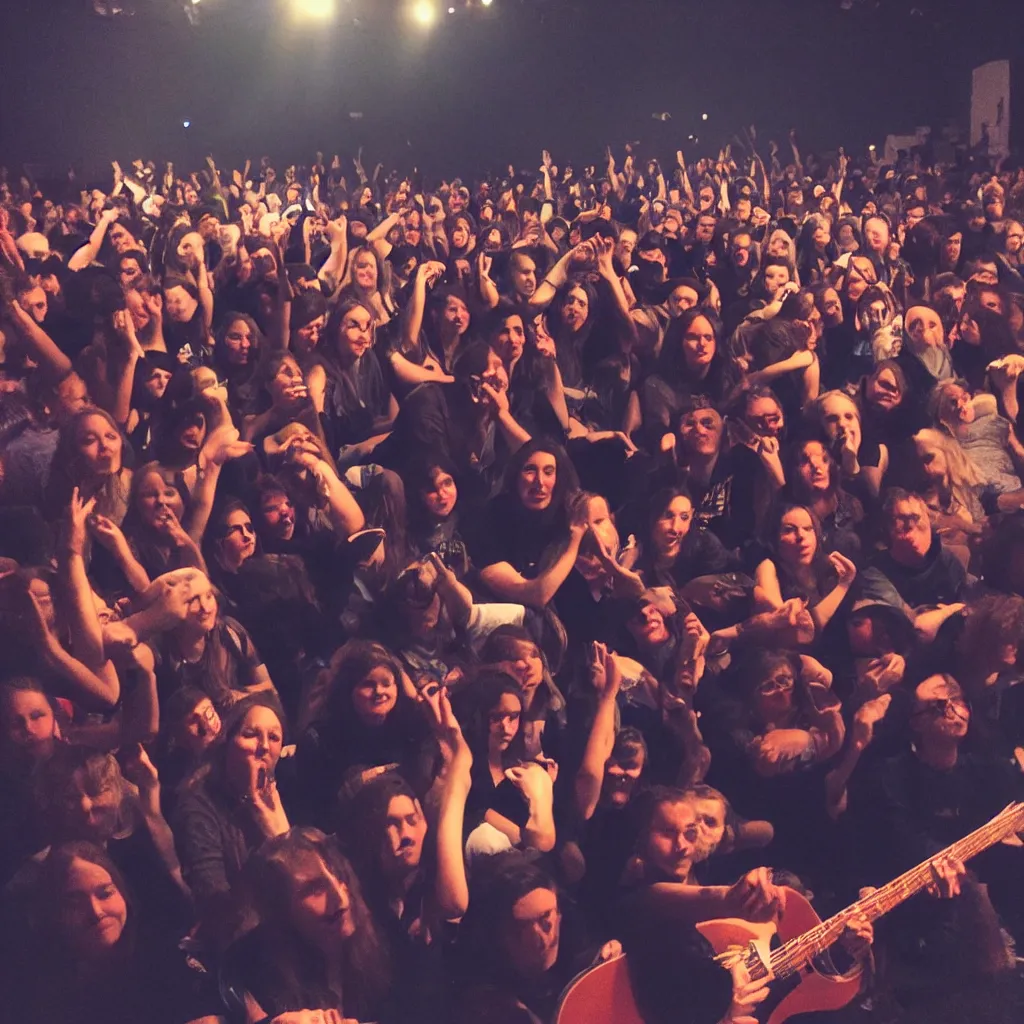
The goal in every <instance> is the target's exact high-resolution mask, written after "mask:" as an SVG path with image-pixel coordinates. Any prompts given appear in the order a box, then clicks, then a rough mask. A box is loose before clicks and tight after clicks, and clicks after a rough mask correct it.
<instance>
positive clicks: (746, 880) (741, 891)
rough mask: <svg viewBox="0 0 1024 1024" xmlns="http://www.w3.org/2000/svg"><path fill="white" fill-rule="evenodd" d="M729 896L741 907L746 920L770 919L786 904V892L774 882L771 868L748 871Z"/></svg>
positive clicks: (733, 902)
mask: <svg viewBox="0 0 1024 1024" xmlns="http://www.w3.org/2000/svg"><path fill="white" fill-rule="evenodd" d="M727 898H728V899H729V900H730V902H731V903H732V904H733V905H734V906H737V907H739V911H740V912H739V914H738V915H737V916H739V917H742V918H743V919H744V920H746V921H770V920H772V919H773V918H774V917H775V916H776V915H777V914H779V913H781V912H782V911H783V910H784V909H785V906H786V894H785V892H783V890H782V889H781V888H780V887H779V886H777V885H775V884H774V883H773V882H772V872H771V868H755V869H754V870H753V871H748V872H747V873H746V874H745V875H744V876H743V877H742V878H741V879H740V880H739V881H738V882H737V883H736V884H735V885H734V886H733V887H732V888H731V889H730V890H729V893H728V896H727Z"/></svg>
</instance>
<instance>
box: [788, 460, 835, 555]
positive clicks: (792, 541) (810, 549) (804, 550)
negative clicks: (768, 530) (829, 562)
mask: <svg viewBox="0 0 1024 1024" xmlns="http://www.w3.org/2000/svg"><path fill="white" fill-rule="evenodd" d="M802 468H803V466H802V465H801V469H802ZM826 472H827V470H826ZM817 550H818V537H817V534H816V533H815V531H814V523H813V522H812V521H811V517H810V515H808V513H807V510H806V509H802V508H791V509H790V510H789V511H788V512H787V513H786V514H785V515H784V516H783V517H782V522H781V523H779V558H780V559H781V560H782V561H784V562H788V563H789V564H790V565H810V564H811V562H812V561H813V559H814V555H815V553H816V552H817Z"/></svg>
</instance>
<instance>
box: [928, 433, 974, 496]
mask: <svg viewBox="0 0 1024 1024" xmlns="http://www.w3.org/2000/svg"><path fill="white" fill-rule="evenodd" d="M913 440H914V443H915V444H920V445H925V446H926V447H928V448H937V449H938V450H939V451H940V452H942V454H943V455H944V456H945V458H946V472H947V473H948V475H949V490H950V494H951V495H952V497H953V498H954V499H955V500H956V501H958V502H959V503H960V504H961V505H963V507H964V508H967V509H971V508H974V507H975V506H976V505H977V500H978V499H977V496H976V493H975V488H977V487H980V486H981V485H982V484H983V483H984V481H983V479H982V476H981V474H980V473H979V472H978V467H977V466H975V464H974V463H973V462H972V461H971V458H970V456H969V455H968V454H967V453H966V452H965V451H964V450H963V448H961V447H960V444H959V443H958V442H957V441H956V440H955V439H954V438H952V437H950V436H949V435H948V434H944V433H942V432H941V431H939V430H932V429H930V428H926V429H925V430H919V431H918V432H917V433H916V434H915V435H914V438H913Z"/></svg>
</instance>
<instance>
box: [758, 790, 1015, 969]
mask: <svg viewBox="0 0 1024 1024" xmlns="http://www.w3.org/2000/svg"><path fill="white" fill-rule="evenodd" d="M1022 827H1024V803H1015V804H1010V805H1009V806H1008V807H1007V808H1006V809H1005V810H1003V811H1001V812H1000V813H999V814H997V815H996V816H995V817H994V818H993V819H992V820H991V821H990V822H988V823H987V824H985V825H982V826H981V828H979V829H975V831H973V832H972V833H971V834H970V835H967V836H964V838H963V839H959V840H957V841H956V842H955V843H952V844H951V845H949V846H947V847H946V848H945V849H944V850H942V851H941V852H939V853H937V854H935V855H934V856H933V857H929V858H928V859H927V860H925V861H922V862H921V863H920V864H918V865H917V866H916V867H913V868H911V869H910V870H909V871H905V872H904V873H903V874H902V875H900V876H899V877H898V878H894V879H893V880H892V881H891V882H889V883H888V885H884V886H882V888H880V889H876V890H875V891H874V892H873V893H871V894H870V895H868V896H865V897H864V898H863V899H861V900H858V901H857V902H856V903H852V904H851V905H850V906H848V907H847V908H846V909H845V910H840V911H839V913H838V914H834V915H833V916H832V917H830V918H829V919H828V920H827V921H823V922H822V923H821V924H820V925H818V926H817V927H815V928H812V929H810V931H807V932H804V934H803V935H800V936H798V937H797V938H795V939H793V940H791V941H790V942H787V943H785V944H784V945H782V946H780V947H779V948H778V949H776V950H775V952H774V954H773V956H772V962H773V966H774V964H775V962H776V961H778V965H779V970H778V971H777V973H782V972H784V971H786V970H787V969H792V968H794V967H797V966H799V965H802V964H804V963H806V962H807V961H808V960H810V959H811V958H813V957H815V956H817V955H818V954H819V953H823V952H824V951H825V950H826V949H828V948H829V946H831V945H832V943H834V942H835V941H836V939H838V938H839V936H840V935H842V933H843V931H844V930H845V928H846V926H847V924H849V922H850V920H851V918H854V917H866V918H867V919H868V920H869V921H876V920H877V919H878V918H880V917H882V916H883V915H884V914H888V913H889V911H890V910H892V909H893V908H894V907H898V906H899V905H900V904H901V903H903V902H904V901H905V900H908V899H910V897H911V896H913V895H914V894H915V893H918V892H920V891H921V890H922V889H923V888H925V887H926V886H927V885H929V884H930V883H931V882H932V881H933V879H934V876H933V873H932V868H931V865H932V864H933V863H934V862H935V861H937V860H943V859H945V858H946V857H954V858H956V859H957V860H960V861H964V862H966V861H968V860H970V859H971V858H972V857H976V856H977V855H978V854H979V853H981V852H982V851H983V850H987V849H988V848H989V847H990V846H993V845H995V844H996V843H998V842H999V841H1000V840H1002V839H1005V838H1006V837H1007V836H1009V835H1012V834H1013V833H1014V832H1017V831H1019V830H1020V829H1021V828H1022Z"/></svg>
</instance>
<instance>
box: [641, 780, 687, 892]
mask: <svg viewBox="0 0 1024 1024" xmlns="http://www.w3.org/2000/svg"><path fill="white" fill-rule="evenodd" d="M699 837H700V831H699V829H698V827H697V815H696V814H695V813H694V809H693V807H692V806H691V805H690V804H689V803H688V802H687V801H685V800H680V801H679V802H678V803H661V804H659V805H658V807H657V809H656V810H655V812H654V814H653V816H652V818H651V824H650V827H649V829H648V832H647V837H646V842H645V843H644V851H643V861H644V864H645V865H646V867H647V868H648V869H650V870H651V871H653V872H654V873H656V874H657V875H659V876H660V877H661V878H663V879H665V880H666V881H670V882H688V881H689V880H690V871H691V870H692V868H693V862H694V858H695V855H696V852H697V840H698V839H699Z"/></svg>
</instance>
